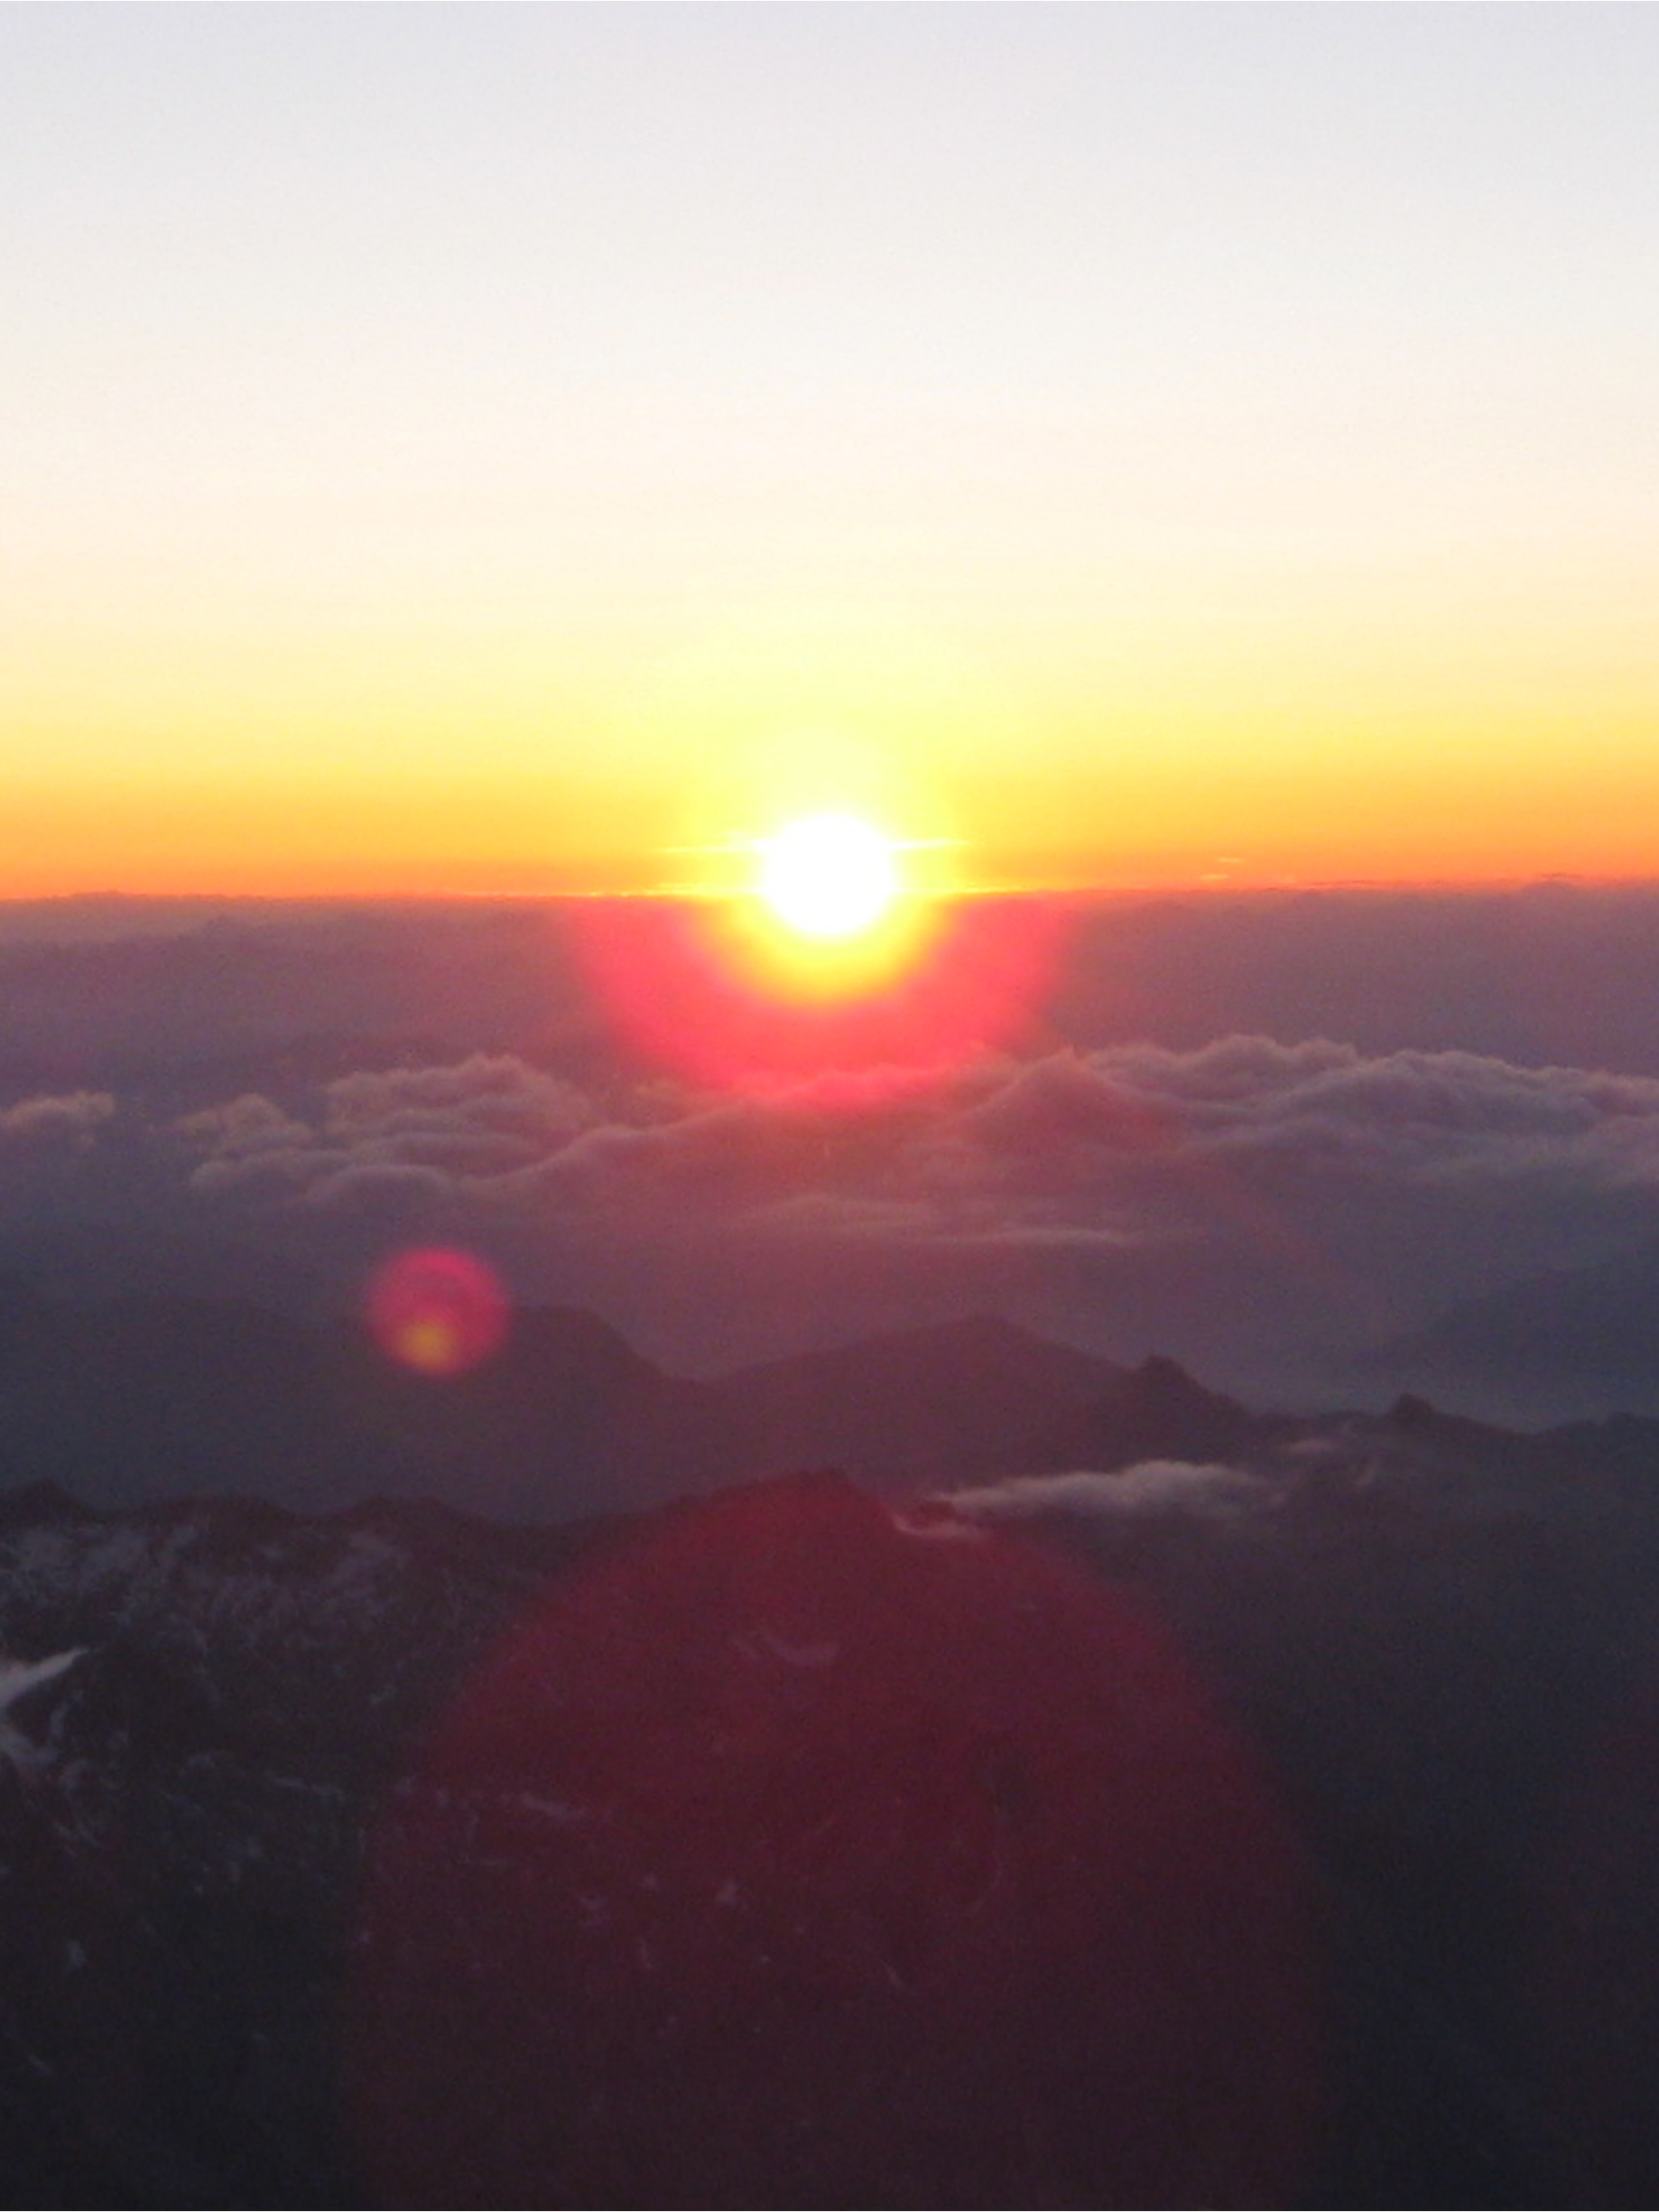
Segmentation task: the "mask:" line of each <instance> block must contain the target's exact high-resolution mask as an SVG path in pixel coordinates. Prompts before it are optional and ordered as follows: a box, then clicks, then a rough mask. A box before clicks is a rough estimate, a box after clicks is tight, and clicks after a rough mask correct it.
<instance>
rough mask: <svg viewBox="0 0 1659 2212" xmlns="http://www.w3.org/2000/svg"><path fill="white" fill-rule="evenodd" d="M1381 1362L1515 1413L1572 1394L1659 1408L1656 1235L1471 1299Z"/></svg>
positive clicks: (1595, 1401) (1588, 1400) (1590, 1404)
mask: <svg viewBox="0 0 1659 2212" xmlns="http://www.w3.org/2000/svg"><path fill="white" fill-rule="evenodd" d="M1379 1363H1382V1364H1386V1365H1387V1366H1389V1367H1390V1368H1392V1369H1394V1370H1395V1371H1400V1372H1404V1373H1409V1374H1411V1375H1413V1376H1416V1377H1420V1378H1422V1379H1423V1381H1424V1382H1425V1383H1426V1384H1428V1385H1429V1386H1430V1387H1431V1388H1439V1389H1454V1390H1456V1391H1457V1392H1458V1393H1459V1394H1460V1396H1463V1397H1466V1398H1470V1397H1472V1398H1474V1399H1477V1400H1478V1401H1480V1402H1484V1403H1485V1404H1487V1405H1489V1406H1493V1407H1495V1408H1507V1409H1512V1410H1513V1411H1514V1412H1515V1415H1516V1416H1517V1417H1522V1418H1525V1417H1527V1416H1528V1415H1529V1414H1533V1415H1535V1413H1536V1411H1537V1409H1538V1408H1543V1407H1551V1406H1553V1407H1557V1408H1560V1407H1562V1406H1563V1404H1564V1405H1565V1406H1566V1407H1567V1408H1569V1409H1570V1408H1571V1404H1572V1401H1573V1400H1574V1399H1577V1400H1579V1401H1580V1403H1581V1405H1582V1406H1583V1408H1584V1410H1585V1411H1586V1412H1589V1411H1591V1410H1592V1409H1594V1410H1599V1409H1600V1408H1603V1407H1605V1406H1606V1405H1607V1403H1608V1399H1613V1400H1614V1401H1615V1402H1622V1403H1623V1404H1624V1405H1625V1406H1626V1407H1627V1408H1632V1409H1634V1410H1636V1411H1638V1412H1643V1413H1654V1414H1659V1241H1645V1242H1643V1243H1641V1244H1638V1245H1636V1246H1635V1247H1632V1248H1629V1249H1627V1250H1623V1251H1620V1252H1617V1253H1615V1254H1613V1255H1611V1256H1610V1257H1608V1258H1607V1259H1600V1260H1597V1261H1595V1262H1593V1263H1589V1264H1587V1265H1584V1266H1581V1267H1576V1268H1562V1269H1551V1270H1550V1271H1549V1272H1548V1273H1546V1274H1543V1275H1536V1276H1529V1277H1527V1278H1525V1280H1524V1281H1522V1282H1518V1283H1511V1284H1508V1285H1506V1287H1504V1288H1503V1289H1501V1290H1496V1291H1493V1292H1491V1293H1490V1294H1488V1296H1487V1297H1482V1298H1477V1299H1470V1300H1469V1301H1467V1302H1466V1303H1464V1304H1462V1305H1460V1306H1454V1307H1453V1308H1451V1309H1450V1311H1448V1312H1447V1313H1445V1314H1442V1315H1441V1316H1440V1318H1439V1319H1438V1320H1436V1321H1434V1322H1432V1324H1430V1325H1429V1326H1428V1327H1427V1328H1425V1329H1423V1330H1420V1331H1417V1332H1416V1333H1414V1334H1412V1335H1411V1336H1408V1337H1405V1338H1403V1339H1401V1340H1400V1341H1398V1342H1397V1343H1394V1344H1392V1345H1390V1346H1389V1347H1388V1348H1387V1350H1386V1352H1385V1353H1383V1354H1382V1355H1381V1357H1380V1362H1379Z"/></svg>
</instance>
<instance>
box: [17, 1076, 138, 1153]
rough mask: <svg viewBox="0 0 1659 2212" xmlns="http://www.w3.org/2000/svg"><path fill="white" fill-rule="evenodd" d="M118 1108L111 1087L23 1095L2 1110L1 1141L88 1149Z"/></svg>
mask: <svg viewBox="0 0 1659 2212" xmlns="http://www.w3.org/2000/svg"><path fill="white" fill-rule="evenodd" d="M115 1111H116V1101H115V1100H114V1099H113V1098H112V1097H111V1096H110V1095H109V1093H108V1092H107V1091H74V1092H70V1093H68V1095H67V1096H64V1097H61V1098H50V1097H47V1098H29V1099H23V1100H21V1101H19V1102H18V1103H17V1104H16V1105H15V1106H9V1107H7V1108H6V1110H5V1112H3V1113H0V1145H5V1146H18V1147H38V1148H42V1149H50V1150H57V1151H63V1150H70V1151H85V1150H86V1149H87V1148H88V1147H89V1146H90V1145H91V1144H92V1143H93V1142H94V1140H95V1139H96V1138H97V1133H98V1131H99V1130H100V1129H102V1128H103V1127H104V1125H105V1123H106V1122H107V1121H109V1120H112V1119H113V1118H114V1115H115Z"/></svg>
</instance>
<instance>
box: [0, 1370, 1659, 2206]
mask: <svg viewBox="0 0 1659 2212" xmlns="http://www.w3.org/2000/svg"><path fill="white" fill-rule="evenodd" d="M1182 1382H1183V1384H1184V1379H1182ZM1194 1389H1196V1386H1192V1385H1185V1387H1184V1388H1183V1387H1181V1386H1179V1385H1177V1384H1176V1383H1175V1382H1174V1381H1173V1380H1172V1377H1171V1376H1170V1375H1169V1374H1168V1373H1165V1372H1157V1373H1154V1375H1153V1376H1152V1378H1151V1379H1150V1380H1149V1381H1148V1382H1146V1384H1145V1386H1144V1387H1143V1389H1141V1392H1140V1395H1139V1398H1138V1399H1137V1397H1136V1393H1135V1389H1134V1388H1133V1387H1131V1385H1129V1384H1127V1383H1122V1382H1120V1383H1118V1384H1116V1385H1114V1386H1113V1389H1112V1390H1111V1391H1109V1392H1108V1399H1109V1401H1110V1404H1109V1405H1108V1406H1106V1407H1103V1408H1102V1409H1101V1411H1100V1412H1099V1414H1098V1419H1099V1420H1100V1421H1101V1422H1104V1421H1106V1419H1107V1418H1108V1413H1110V1412H1111V1408H1113V1407H1115V1408H1116V1413H1115V1415H1114V1416H1113V1417H1116V1418H1118V1419H1120V1420H1126V1421H1128V1422H1129V1423H1130V1425H1131V1426H1132V1427H1133V1428H1134V1430H1135V1437H1136V1441H1137V1444H1138V1445H1141V1446H1142V1447H1143V1448H1142V1451H1141V1455H1140V1458H1141V1464H1137V1465H1136V1466H1135V1467H1133V1468H1131V1469H1129V1470H1128V1471H1127V1472H1126V1473H1123V1474H1121V1475H1117V1476H1110V1475H1103V1474H1095V1475H1090V1476H1086V1477H1078V1476H1070V1477H1065V1478H1058V1477H1052V1476H1043V1475H1037V1476H1033V1477H1031V1478H1028V1479H1025V1480H1023V1481H1022V1480H1011V1481H1009V1482H1005V1483H1004V1484H1002V1485H1000V1486H998V1487H997V1488H996V1490H993V1491H981V1492H979V1493H978V1495H976V1496H973V1497H970V1498H968V1499H965V1500H964V1501H962V1504H961V1506H960V1507H959V1509H946V1508H943V1507H924V1506H916V1507H913V1509H911V1512H910V1517H909V1518H908V1519H906V1518H905V1517H904V1515H902V1514H899V1515H895V1513H894V1510H892V1509H891V1508H889V1507H886V1506H883V1505H879V1504H877V1503H876V1502H875V1501H872V1500H870V1499H869V1498H867V1496H865V1495H863V1494H862V1493H860V1492H858V1491H857V1490H855V1489H853V1488H852V1487H851V1486H849V1485H848V1484H847V1483H846V1482H842V1481H840V1480H839V1479H838V1478H830V1477H815V1478H801V1479H797V1480H793V1481H788V1482H775V1483H767V1484H762V1485H759V1486H757V1487H755V1488H752V1489H748V1490H737V1491H733V1492H728V1493H726V1494H724V1495H722V1496H719V1497H717V1498H714V1499H711V1500H709V1501H705V1502H701V1503H694V1504H689V1505H685V1506H681V1507H676V1508H670V1509H667V1510H663V1511H661V1512H658V1513H655V1514H653V1515H650V1516H647V1517H644V1518H641V1519H637V1520H612V1521H609V1522H604V1523H601V1522H589V1523H585V1524H579V1525H577V1524H573V1525H570V1526H568V1527H566V1528H564V1529H542V1530H534V1531H533V1530H526V1529H514V1528H507V1527H503V1526H496V1525H493V1524H490V1523H487V1522H484V1521H481V1520H472V1519H469V1518H468V1517H466V1516H462V1515H459V1514H456V1513H453V1512H450V1511H447V1510H443V1509H441V1508H437V1507H433V1506H427V1505H419V1504H399V1503H394V1504H385V1505H377V1506H367V1507H363V1508H359V1509H355V1510H351V1511H349V1512H347V1513H344V1514H339V1515H336V1516H332V1517H320V1518H308V1517H303V1516H292V1515H288V1514H284V1513H282V1512H279V1511H277V1510H273V1509H271V1508H268V1507H262V1506H256V1505H253V1504H250V1503H247V1502H246V1501H235V1500H223V1499H221V1500H218V1501H199V1502H195V1503H184V1504H180V1505H177V1506H172V1507H166V1508H153V1509H148V1510H141V1511H135V1512H129V1513H125V1514H112V1515H108V1516H101V1515H98V1514H96V1513H92V1512H89V1511H88V1510H86V1509H84V1508H81V1507H78V1506H76V1505H75V1504H73V1503H72V1502H71V1501H69V1500H68V1499H67V1498H65V1497H63V1496H61V1495H60V1494H55V1493H52V1492H14V1493H12V1494H11V1495H10V1496H9V1497H7V1498H6V1499H5V1505H4V1512H3V1513H0V1642H3V1644H4V1648H5V1650H6V1651H7V1652H8V1653H9V1654H11V1655H12V1658H11V1660H10V1661H9V1662H8V1663H7V1665H6V1666H5V1668H0V2131H3V2132H4V2142H5V2154H6V2156H5V2168H4V2179H3V2180H0V2189H4V2193H5V2200H6V2201H9V2202H13V2203H19V2204H23V2203H28V2204H91V2203H110V2204H129V2205H187V2204H196V2205H218V2204H239V2205H249V2206H254V2205H288V2204H292V2205H304V2204H331V2203H339V2202H364V2201H377V2200H378V2201H386V2202H394V2203H409V2202H429V2203H444V2204H453V2203H479V2204H482V2203H492V2204H494V2203H502V2202H515V2203H523V2204H578V2203H581V2204H594V2203H612V2204H640V2205H644V2204H671V2203H676V2202H678V2203H687V2204H731V2205H738V2204H750V2203H755V2204H758V2203H774V2204H775V2203H784V2204H788V2203H802V2204H806V2203H818V2202H824V2203H830V2202H836V2203H843V2202H848V2201H858V2202H868V2203H892V2204H970V2203H972V2204H981V2203H999V2204H1043V2205H1050V2204H1080V2205H1081V2204H1090V2205H1098V2204H1113V2203H1134V2204H1146V2203H1169V2204H1186V2203H1206V2204H1229V2203H1231V2204H1253V2203H1275V2202H1281V2203H1282V2202H1288V2203H1297V2202H1304V2203H1330V2202H1341V2203H1347V2204H1356V2205H1419V2204H1424V2203H1431V2202H1438V2203H1450V2204H1491V2205H1499V2204H1514V2203H1528V2204H1565V2203H1594V2202H1607V2201H1617V2202H1622V2203H1627V2204H1639V2203H1645V2202H1651V2201H1652V2199H1653V2195H1654V2190H1655V2187H1656V2186H1659V2128H1655V2125H1654V2121H1653V2119H1652V2115H1651V2110H1650V2105H1651V2099H1650V2096H1649V2094H1648V2091H1649V2086H1650V2084H1651V2081H1652V2080H1653V2079H1654V2069H1655V2068H1656V2067H1659V2018H1655V2010H1654V2005H1653V2002H1652V1998H1651V1990H1652V1988H1653V1986H1654V1981H1655V1971H1656V1969H1659V1897H1655V1894H1654V1889H1653V1886H1652V1880H1651V1875H1650V1873H1649V1869H1650V1867H1651V1864H1652V1863H1653V1862H1652V1854H1651V1851H1650V1850H1649V1848H1648V1846H1649V1844H1650V1842H1651V1838H1652V1836H1653V1835H1654V1833H1655V1832H1659V1784H1656V1783H1655V1780H1654V1776H1655V1774H1656V1773H1659V1718H1656V1715H1659V1704H1656V1703H1655V1696H1654V1686H1655V1684H1659V1669H1656V1668H1655V1667H1654V1656H1653V1655H1654V1645H1655V1640H1654V1637H1653V1626H1654V1590H1655V1588H1656V1587H1659V1503H1656V1502H1655V1493H1656V1492H1659V1466H1656V1465H1655V1464H1654V1460H1653V1459H1652V1458H1651V1457H1649V1458H1646V1459H1644V1458H1643V1456H1642V1455H1641V1453H1640V1451H1639V1450H1638V1449H1637V1447H1636V1445H1635V1444H1634V1443H1633V1442H1632V1433H1631V1432H1629V1431H1628V1430H1626V1431H1622V1432H1621V1436H1622V1440H1623V1441H1622V1448H1623V1450H1624V1458H1623V1460H1622V1461H1620V1462H1619V1463H1618V1464H1613V1461H1612V1460H1611V1459H1609V1457H1608V1453H1607V1451H1606V1449H1605V1448H1604V1447H1605V1445H1606V1441H1607V1440H1606V1438H1605V1437H1603V1436H1601V1435H1600V1433H1599V1432H1594V1433H1592V1434H1589V1436H1587V1437H1582V1438H1579V1439H1577V1440H1576V1443H1575V1440H1574V1439H1573V1438H1571V1437H1566V1438H1556V1439H1554V1440H1552V1441H1551V1442H1550V1443H1549V1445H1548V1446H1547V1448H1545V1447H1544V1446H1542V1445H1533V1444H1529V1443H1528V1442H1527V1440H1525V1439H1513V1438H1511V1439H1506V1438H1504V1437H1502V1436H1500V1435H1499V1434H1498V1433H1497V1432H1494V1431H1489V1430H1479V1429H1476V1428H1475V1427H1473V1426H1472V1425H1467V1424H1460V1423H1453V1422H1448V1421H1445V1420H1444V1419H1442V1418H1441V1417H1436V1416H1434V1415H1433V1414H1432V1412H1431V1411H1430V1410H1429V1409H1428V1408H1423V1407H1421V1406H1413V1405H1409V1404H1408V1405H1405V1406H1404V1407H1402V1408H1397V1409H1396V1412H1395V1416H1394V1417H1391V1418H1377V1419H1373V1420H1372V1421H1370V1422H1368V1423H1367V1422H1359V1421H1354V1420H1349V1421H1348V1422H1332V1423H1328V1424H1326V1425H1325V1426H1324V1427H1322V1428H1321V1427H1319V1425H1317V1424H1311V1423H1303V1424H1301V1425H1296V1426H1295V1427H1293V1428H1287V1427H1286V1426H1285V1425H1284V1424H1283V1423H1280V1424H1274V1423H1265V1424H1262V1425H1261V1426H1260V1427H1256V1428H1254V1429H1251V1428H1248V1427H1247V1428H1246V1429H1245V1430H1243V1431H1240V1432H1239V1433H1238V1434H1237V1435H1236V1436H1234V1438H1233V1441H1234V1442H1235V1443H1236V1444H1237V1445H1238V1446H1239V1447H1240V1449H1239V1452H1238V1455H1237V1459H1236V1461H1235V1462H1234V1463H1233V1464H1230V1465H1220V1464H1209V1465H1198V1464H1192V1463H1191V1462H1190V1461H1189V1462H1181V1461H1178V1462H1177V1464H1174V1465H1171V1464H1169V1461H1170V1460H1171V1459H1172V1458H1173V1457H1174V1450H1173V1446H1174V1442H1175V1440H1174V1439H1172V1452H1171V1454H1169V1455H1163V1460H1162V1462H1160V1455H1157V1454H1156V1453H1155V1452H1153V1453H1150V1454H1149V1453H1147V1452H1145V1445H1146V1444H1147V1442H1148V1432H1147V1429H1146V1426H1145V1424H1146V1420H1147V1419H1148V1417H1149V1416H1148V1412H1147V1405H1148V1402H1149V1401H1157V1402H1163V1403H1164V1404H1165V1405H1166V1406H1167V1407H1168V1408H1171V1409H1172V1417H1174V1416H1176V1415H1178V1416H1179V1417H1181V1418H1182V1419H1186V1420H1198V1421H1200V1422H1213V1421H1216V1420H1219V1419H1221V1418H1222V1417H1223V1416H1222V1415H1221V1414H1220V1413H1219V1412H1218V1410H1217V1406H1218V1405H1224V1404H1225V1401H1216V1403H1213V1404H1209V1405H1206V1404H1204V1403H1201V1402H1200V1401H1199V1400H1195V1399H1193V1398H1192V1396H1191V1392H1192V1391H1193V1390H1194ZM1200 1395H1201V1394H1200ZM1234 1411H1235V1413H1237V1408H1235V1409H1234ZM1228 1418H1231V1416H1228ZM1239 1418H1240V1419H1242V1420H1244V1421H1245V1422H1246V1423H1247V1424H1248V1423H1249V1421H1250V1419H1251V1417H1248V1416H1243V1415H1240V1416H1239ZM1153 1441H1155V1439H1153ZM1578 1445H1582V1446H1583V1447H1584V1449H1583V1452H1582V1453H1580V1452H1579V1450H1578V1448H1577V1447H1578ZM1148 1457H1150V1458H1151V1459H1152V1460H1153V1461H1154V1465H1153V1466H1152V1467H1151V1468H1150V1469H1149V1468H1148V1467H1147V1466H1146V1464H1145V1460H1146V1458H1148Z"/></svg>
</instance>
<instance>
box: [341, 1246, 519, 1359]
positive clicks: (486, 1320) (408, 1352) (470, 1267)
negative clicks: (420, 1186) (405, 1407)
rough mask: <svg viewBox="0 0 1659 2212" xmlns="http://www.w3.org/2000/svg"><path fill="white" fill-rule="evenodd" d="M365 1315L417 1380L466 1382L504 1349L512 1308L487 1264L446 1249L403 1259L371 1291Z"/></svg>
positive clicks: (423, 1250)
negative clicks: (458, 1377)
mask: <svg viewBox="0 0 1659 2212" xmlns="http://www.w3.org/2000/svg"><path fill="white" fill-rule="evenodd" d="M364 1310H365V1313H366V1318H367V1321H368V1325H369V1331H370V1334H372V1335H373V1337H374V1339H375V1343H377V1344H378V1345H379V1347H380V1349H381V1351H382V1352H385V1355H386V1357H387V1358H388V1359H390V1360H395V1361H396V1362H398V1364H399V1365H400V1366H402V1367H408V1368H412V1369H413V1371H415V1372H416V1373H417V1374H422V1375H434V1376H440V1377H445V1376H450V1375H465V1374H468V1373H470V1372H471V1371H472V1370H473V1369H474V1368H475V1367H481V1366H482V1365H483V1364H484V1362H485V1361H486V1360H487V1359H490V1358H491V1357H492V1356H493V1355H494V1354H495V1353H496V1352H498V1351H499V1350H500V1349H501V1345H502V1342H503V1340H504V1338H505V1335H506V1333H507V1324H508V1321H509V1318H510V1308H509V1306H508V1303H507V1296H506V1292H505V1290H504V1289H503V1288H502V1285H501V1278H499V1276H497V1275H496V1271H495V1269H493V1268H492V1267H490V1266H489V1265H488V1264H487V1262H486V1261H485V1260H482V1259H477V1258H475V1256H474V1255H473V1254H472V1253H471V1252H464V1251H459V1250H454V1249H453V1248H451V1247H448V1246H443V1245H429V1246H422V1247H418V1248H417V1249H415V1250H411V1251H403V1252H398V1253H396V1254H394V1257H393V1258H392V1259H388V1260H386V1261H385V1264H384V1265H383V1266H382V1267H381V1268H380V1269H379V1270H378V1272H377V1273H376V1274H375V1277H374V1278H373V1279H372V1281H371V1282H370V1284H369V1286H368V1290H367V1293H366V1297H365V1301H364Z"/></svg>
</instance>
